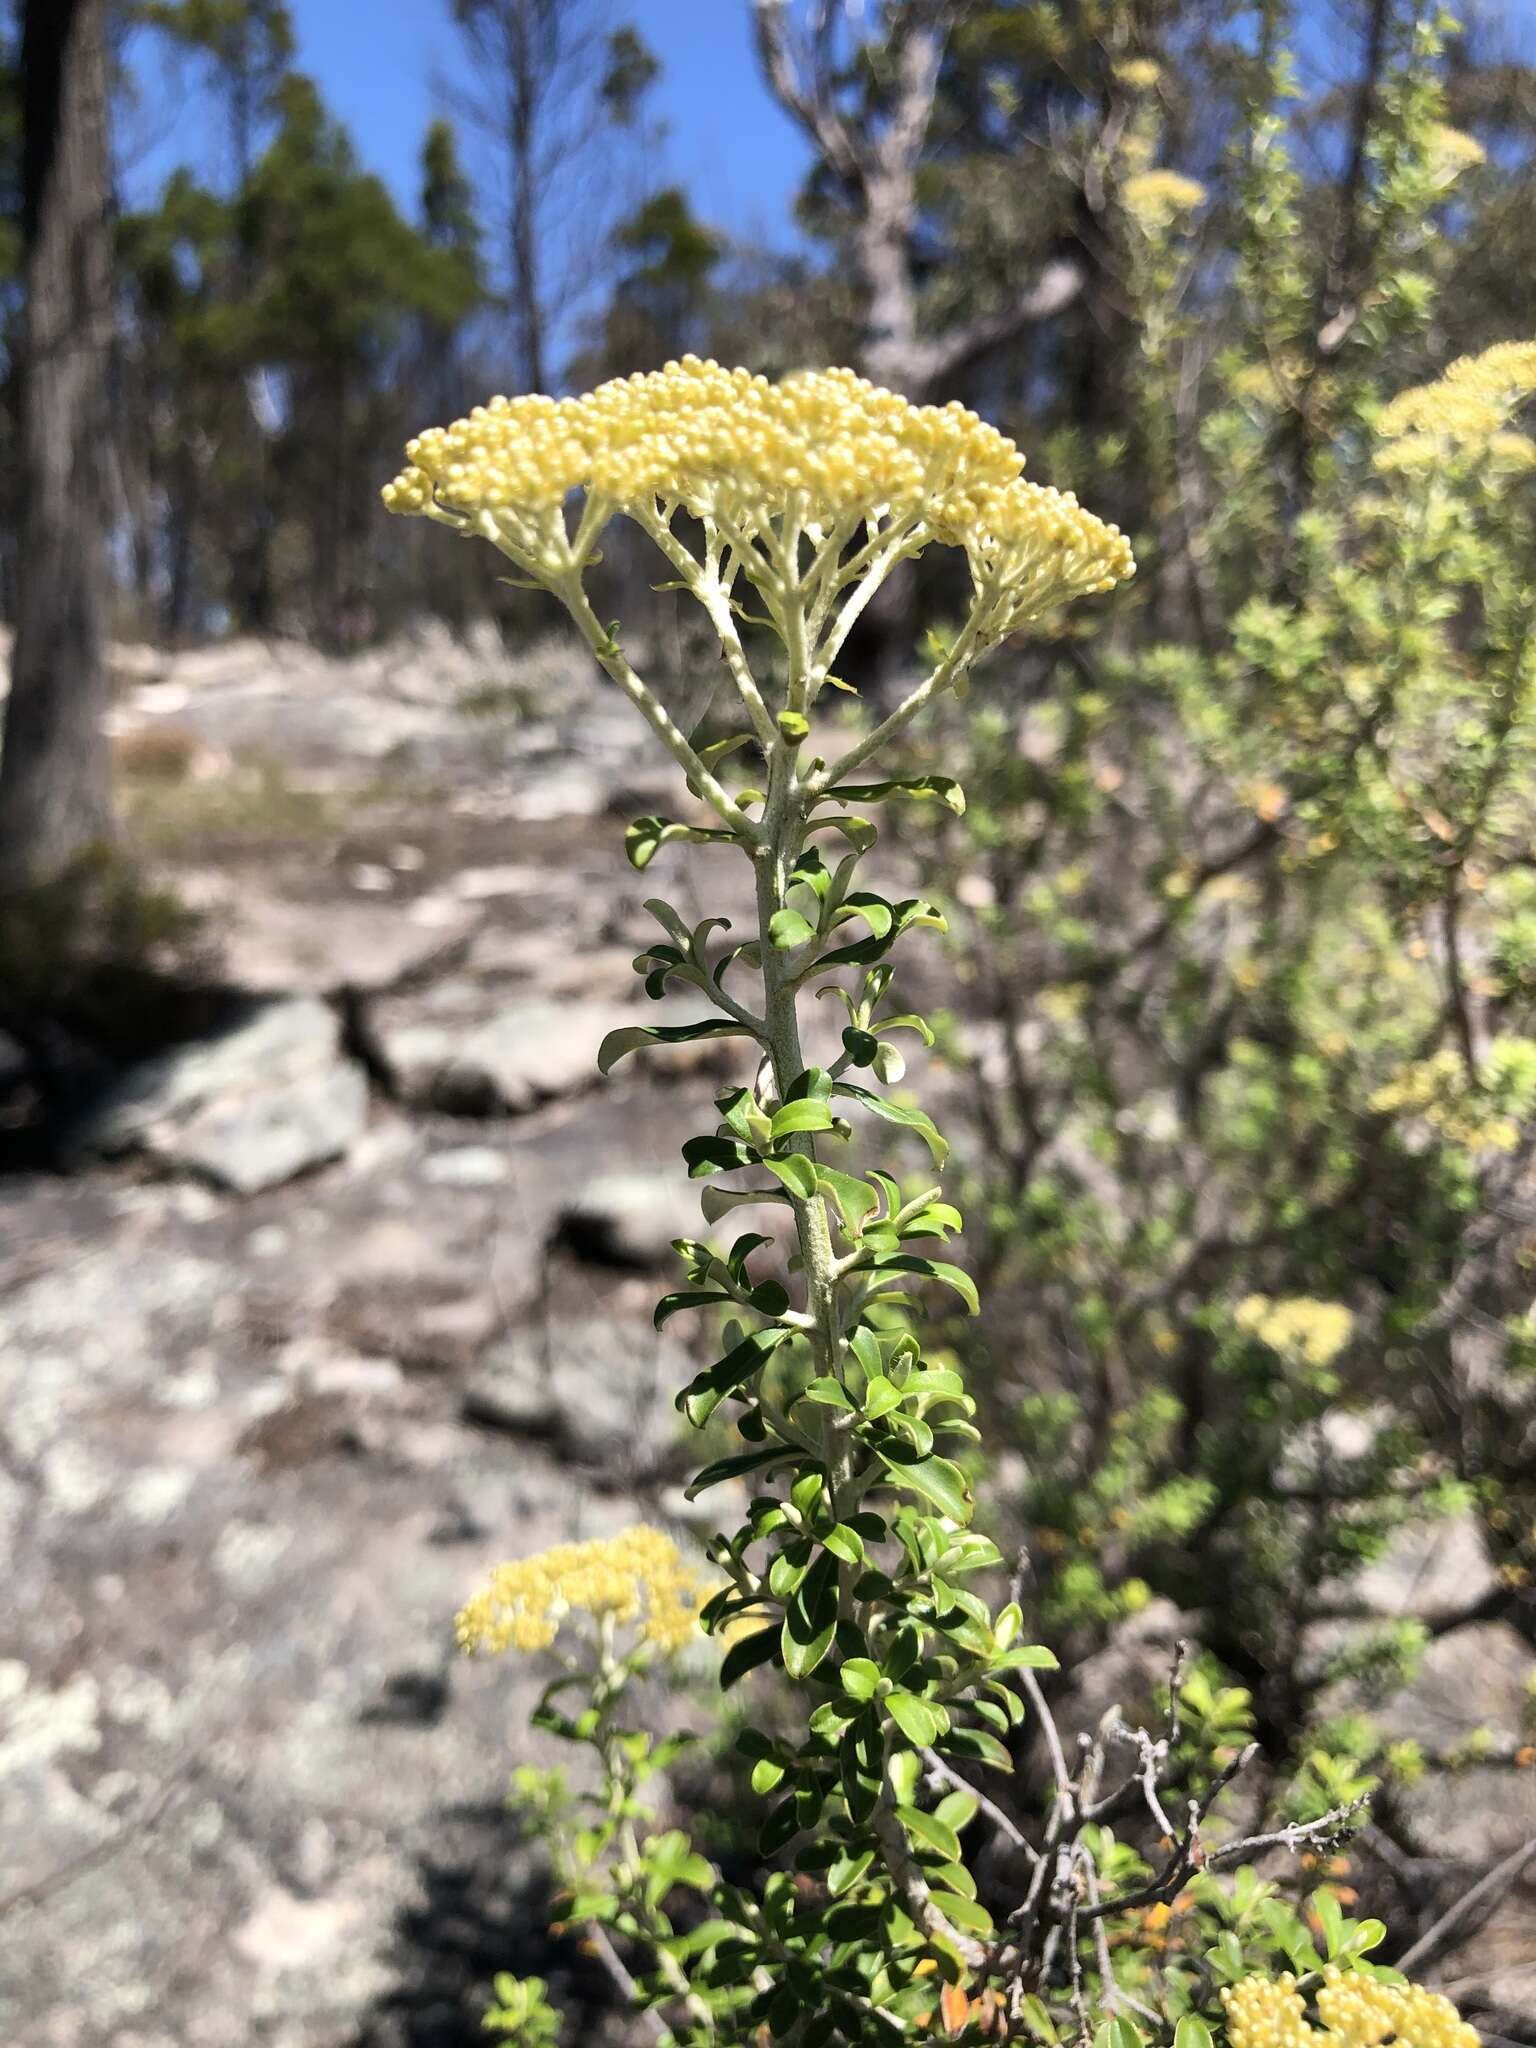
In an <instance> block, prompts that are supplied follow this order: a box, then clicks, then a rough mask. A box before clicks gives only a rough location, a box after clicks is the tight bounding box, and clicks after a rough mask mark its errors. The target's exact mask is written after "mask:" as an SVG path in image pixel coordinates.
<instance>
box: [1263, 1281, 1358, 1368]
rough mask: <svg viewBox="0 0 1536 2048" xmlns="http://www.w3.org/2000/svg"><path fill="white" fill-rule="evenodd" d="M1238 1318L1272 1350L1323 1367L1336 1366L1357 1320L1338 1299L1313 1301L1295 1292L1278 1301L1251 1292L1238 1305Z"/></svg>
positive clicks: (1283, 1355)
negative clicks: (1335, 1362) (1333, 1364)
mask: <svg viewBox="0 0 1536 2048" xmlns="http://www.w3.org/2000/svg"><path fill="white" fill-rule="evenodd" d="M1234 1321H1235V1322H1236V1324H1237V1327H1238V1328H1239V1329H1240V1330H1243V1331H1245V1332H1246V1333H1247V1334H1248V1335H1249V1336H1250V1337H1257V1338H1258V1340H1259V1342H1260V1343H1261V1344H1267V1345H1268V1346H1269V1348H1270V1350H1271V1351H1278V1352H1279V1353H1280V1354H1281V1356H1282V1357H1286V1358H1294V1359H1296V1360H1297V1361H1298V1362H1300V1363H1301V1364H1304V1365H1313V1366H1317V1367H1318V1368H1319V1369H1321V1368H1322V1367H1324V1366H1329V1365H1332V1363H1333V1361H1334V1360H1335V1359H1336V1358H1337V1357H1338V1355H1339V1353H1340V1352H1341V1351H1342V1350H1343V1349H1344V1347H1345V1345H1346V1344H1347V1343H1348V1342H1349V1340H1350V1338H1351V1336H1352V1335H1353V1334H1354V1328H1355V1319H1354V1316H1353V1315H1352V1314H1351V1313H1350V1311H1349V1310H1348V1309H1347V1308H1345V1307H1344V1305H1343V1304H1342V1303H1341V1302H1337V1301H1313V1300H1311V1299H1309V1298H1308V1297H1307V1296H1306V1295H1294V1296H1291V1297H1289V1298H1288V1299H1286V1300H1282V1301H1277V1300H1275V1299H1274V1298H1273V1297H1272V1296H1271V1295H1268V1294H1250V1295H1249V1296H1248V1297H1247V1299H1246V1300H1244V1301H1240V1302H1239V1303H1238V1305H1237V1312H1236V1315H1235V1317H1234Z"/></svg>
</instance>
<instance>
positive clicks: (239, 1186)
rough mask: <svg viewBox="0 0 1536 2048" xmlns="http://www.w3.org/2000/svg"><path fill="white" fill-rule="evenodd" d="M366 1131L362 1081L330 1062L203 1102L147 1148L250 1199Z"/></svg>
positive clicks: (348, 1067)
mask: <svg viewBox="0 0 1536 2048" xmlns="http://www.w3.org/2000/svg"><path fill="white" fill-rule="evenodd" d="M367 1124H368V1080H367V1076H366V1075H365V1074H364V1073H363V1070H362V1068H361V1067H359V1066H356V1065H354V1064H353V1062H352V1061H350V1060H347V1061H338V1062H337V1064H336V1065H334V1066H331V1067H327V1068H326V1069H325V1070H324V1071H323V1072H321V1073H318V1074H308V1075H305V1076H304V1077H303V1078H302V1079H300V1080H297V1081H291V1082H289V1083H288V1085H287V1086H286V1087H281V1088H265V1089H260V1090H258V1091H255V1092H253V1093H251V1094H249V1095H241V1096H237V1097H235V1098H234V1099H233V1100H231V1101H228V1102H212V1103H209V1104H208V1106H207V1107H206V1108H205V1109H203V1110H200V1111H199V1112H198V1114H197V1115H196V1116H194V1117H193V1118H191V1120H190V1121H189V1122H187V1123H185V1124H183V1125H181V1126H179V1127H178V1128H177V1129H176V1130H175V1131H174V1133H173V1134H172V1135H170V1136H169V1137H168V1138H165V1139H158V1140H152V1141H151V1143H150V1147H149V1149H150V1150H152V1151H153V1152H154V1153H156V1154H157V1155H158V1156H159V1157H160V1158H161V1159H163V1160H165V1161H166V1162H167V1163H168V1164H170V1165H174V1166H181V1167H188V1168H191V1169H192V1170H193V1171H195V1172H198V1173H203V1174H206V1175H207V1176H208V1178H209V1179H210V1180H213V1181H216V1182H217V1183H218V1184H219V1186H220V1187H225V1188H228V1189H230V1190H231V1192H232V1193H234V1194H237V1195H254V1194H258V1193H260V1191H261V1190H262V1189H263V1188H273V1187H280V1186H281V1185H282V1183H283V1182H284V1181H288V1180H292V1179H293V1178H294V1176H295V1175H296V1174H300V1173H304V1172H307V1171H308V1170H309V1169H310V1168H311V1167H315V1166H323V1165H325V1164H327V1163H328V1162H329V1161H330V1160H333V1159H339V1158H340V1157H341V1156H342V1155H343V1154H344V1153H345V1152H346V1150H347V1148H348V1147H349V1146H350V1145H352V1144H353V1143H354V1142H355V1141H356V1140H357V1139H358V1138H360V1137H361V1136H362V1134H363V1131H364V1130H365V1129H366V1128H367Z"/></svg>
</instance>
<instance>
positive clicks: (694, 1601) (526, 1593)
mask: <svg viewBox="0 0 1536 2048" xmlns="http://www.w3.org/2000/svg"><path fill="white" fill-rule="evenodd" d="M708 1591H709V1589H708V1588H707V1587H706V1586H705V1585H703V1584H702V1583H701V1581H700V1580H699V1579H698V1577H697V1576H696V1574H695V1573H694V1572H693V1571H692V1570H691V1569H690V1567H689V1566H688V1565H686V1564H685V1563H684V1562H683V1558H682V1555H681V1553H680V1552H679V1550H678V1548H677V1545H676V1544H675V1543H674V1542H673V1541H672V1539H671V1537H670V1536H667V1535H664V1534H663V1532H662V1531H661V1530H660V1529H652V1528H648V1527H646V1526H645V1525H644V1524H643V1523H642V1524H641V1525H640V1526H638V1527H637V1528H633V1529H626V1530H625V1531H624V1532H623V1533H622V1535H618V1536H612V1537H608V1538H606V1539H599V1540H597V1541H594V1542H591V1543H558V1544H556V1545H555V1547H554V1548H553V1549H552V1550H544V1551H540V1552H539V1553H538V1555H537V1556H535V1557H525V1558H520V1559H519V1560H518V1561H517V1562H516V1563H515V1564H502V1565H498V1566H497V1567H496V1569H495V1570H494V1571H493V1572H492V1573H491V1577H490V1582H489V1584H488V1585H487V1586H486V1587H485V1588H484V1589H483V1590H482V1591H481V1592H479V1593H476V1594H475V1595H474V1596H473V1598H472V1599H470V1600H468V1601H466V1602H465V1604H464V1606H463V1607H462V1608H461V1609H460V1610H459V1615H458V1619H457V1622H456V1623H455V1631H454V1632H455V1635H456V1637H457V1639H458V1644H459V1648H460V1649H461V1650H465V1651H468V1652H471V1653H473V1652H474V1651H476V1650H481V1651H484V1652H485V1653H486V1654H487V1655H488V1656H492V1657H494V1656H499V1655H500V1654H501V1653H502V1651H504V1650H525V1651H532V1650H547V1649H548V1648H549V1646H550V1644H551V1643H552V1642H554V1640H555V1638H556V1636H557V1635H558V1634H559V1632H560V1624H561V1623H562V1622H563V1621H564V1620H565V1619H566V1617H567V1616H568V1615H571V1614H591V1615H595V1616H597V1617H599V1618H603V1617H606V1618H608V1619H610V1620H611V1621H613V1622H614V1623H616V1624H618V1625H619V1626H621V1627H633V1629H634V1631H635V1637H636V1640H637V1641H638V1642H642V1643H649V1644H651V1645H653V1646H654V1647H655V1648H656V1649H658V1650H661V1651H663V1652H671V1651H675V1650H680V1649H682V1648H684V1647H685V1645H686V1644H688V1643H689V1642H691V1641H692V1640H693V1637H694V1636H695V1634H696V1633H697V1631H698V1626H699V1607H700V1605H701V1603H702V1601H703V1600H704V1598H705V1597H706V1596H707V1593H708Z"/></svg>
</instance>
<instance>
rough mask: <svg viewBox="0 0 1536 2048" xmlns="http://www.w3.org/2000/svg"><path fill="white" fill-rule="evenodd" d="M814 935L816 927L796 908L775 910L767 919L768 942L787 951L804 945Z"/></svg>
mask: <svg viewBox="0 0 1536 2048" xmlns="http://www.w3.org/2000/svg"><path fill="white" fill-rule="evenodd" d="M815 936H816V927H815V925H813V924H812V923H811V921H810V919H809V918H808V917H804V916H802V915H801V913H800V912H799V911H798V910H790V909H788V908H786V909H784V910H776V911H775V912H774V913H773V915H772V917H770V918H769V920H768V942H769V944H770V945H772V946H777V947H778V949H779V951H780V952H783V953H787V952H790V951H792V950H793V949H794V948H795V947H796V946H804V945H806V944H807V943H808V942H809V941H810V940H811V939H814V938H815Z"/></svg>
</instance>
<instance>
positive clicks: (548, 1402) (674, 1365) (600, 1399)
mask: <svg viewBox="0 0 1536 2048" xmlns="http://www.w3.org/2000/svg"><path fill="white" fill-rule="evenodd" d="M695 1369H696V1368H695V1365H694V1362H693V1360H692V1359H691V1358H690V1356H689V1354H688V1353H687V1352H686V1351H685V1350H684V1349H683V1347H682V1346H681V1344H679V1343H678V1342H677V1341H676V1339H675V1338H671V1337H668V1336H665V1335H658V1334H657V1332H655V1331H654V1330H652V1329H651V1328H650V1327H649V1325H648V1324H645V1323H635V1322H629V1321H621V1320H619V1319H618V1318H615V1317H607V1316H589V1317H581V1316H577V1317H570V1318H560V1319H552V1320H551V1321H550V1322H549V1323H548V1324H546V1325H545V1326H544V1327H543V1328H533V1329H528V1330H519V1331H516V1332H514V1333H511V1334H509V1335H508V1336H506V1337H504V1338H502V1339H501V1340H500V1341H499V1342H498V1343H496V1344H493V1345H492V1346H491V1348H490V1349H489V1350H488V1351H487V1352H486V1354H485V1357H484V1359H483V1360H482V1363H481V1369H480V1370H479V1371H478V1372H477V1373H476V1374H475V1376H474V1378H473V1379H472V1380H471V1382H470V1383H469V1385H468V1386H467V1387H466V1389H465V1393H464V1412H465V1414H466V1415H467V1416H468V1417H469V1419H470V1420H471V1421H474V1422H478V1423H480V1424H482V1425H488V1426H490V1427H492V1428H498V1429H507V1430H510V1431H512V1432H514V1433H515V1434H518V1435H528V1436H540V1437H548V1438H550V1439H551V1440H552V1441H553V1442H555V1443H556V1444H558V1445H559V1446H560V1447H561V1448H562V1449H563V1450H564V1451H565V1453H566V1455H568V1456H569V1457H571V1458H573V1459H574V1460H576V1462H578V1463H579V1464H584V1465H592V1466H597V1467H601V1468H602V1469H604V1470H605V1471H608V1472H614V1473H624V1474H640V1473H643V1472H646V1471H648V1470H649V1469H651V1468H652V1467H653V1466H654V1465H655V1463H656V1461H657V1460H658V1459H662V1458H664V1457H665V1456H666V1454H667V1453H668V1451H669V1450H670V1449H671V1448H672V1447H673V1446H674V1445H675V1444H676V1443H677V1441H678V1420H677V1415H676V1411H675V1409H674V1407H673V1396H674V1394H675V1392H676V1390H677V1388H678V1387H680V1386H682V1385H683V1384H684V1382H685V1381H687V1380H689V1379H691V1378H692V1376H693V1373H694V1371H695Z"/></svg>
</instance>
